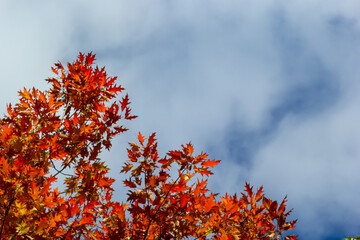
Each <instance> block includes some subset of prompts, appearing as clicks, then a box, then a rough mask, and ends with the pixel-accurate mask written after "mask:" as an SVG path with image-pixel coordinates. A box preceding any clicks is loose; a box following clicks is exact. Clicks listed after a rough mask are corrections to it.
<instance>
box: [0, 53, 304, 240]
mask: <svg viewBox="0 0 360 240" xmlns="http://www.w3.org/2000/svg"><path fill="white" fill-rule="evenodd" d="M94 60H95V55H94V54H92V53H89V54H87V55H83V54H81V53H80V55H79V56H78V58H77V59H76V61H74V62H73V63H68V64H67V66H66V67H64V66H63V65H62V64H61V63H57V64H55V66H54V67H53V68H52V71H53V72H54V73H55V75H56V77H52V78H48V79H46V81H47V82H48V83H49V85H50V88H49V90H47V91H39V90H37V89H35V88H33V89H25V88H24V89H23V90H22V91H19V97H20V99H19V102H18V103H17V104H16V105H14V106H12V105H9V106H8V107H7V115H6V116H4V117H3V118H2V119H0V238H1V239H135V240H136V239H149V240H150V239H186V238H189V239H249V240H250V239H280V237H283V238H284V239H297V238H296V237H295V236H293V235H291V236H286V235H285V232H286V231H287V230H291V229H293V228H294V226H295V222H296V221H288V220H287V219H286V218H287V217H288V216H289V214H290V211H286V209H285V203H286V200H285V199H284V200H283V201H282V202H281V203H278V202H277V201H272V200H270V199H268V198H266V197H265V196H264V194H263V189H262V187H261V188H260V189H258V190H257V191H254V190H253V188H252V187H251V186H250V185H249V184H247V183H246V184H245V190H244V192H243V193H241V195H239V196H237V195H233V196H229V195H227V194H226V195H225V196H222V197H221V196H219V195H218V194H215V193H212V192H211V191H209V190H208V188H207V177H208V176H209V175H211V174H212V172H211V168H213V167H214V166H215V165H217V164H218V163H219V162H220V161H216V160H211V159H209V158H208V155H207V154H205V153H201V154H199V155H196V154H194V148H193V146H192V145H191V144H186V145H183V146H182V147H181V148H180V150H175V151H169V152H168V153H167V154H166V156H165V157H160V156H158V151H157V141H156V139H155V134H152V135H151V136H149V137H148V138H145V137H144V136H143V135H141V134H140V133H139V134H138V136H137V139H138V140H137V142H136V143H129V148H128V160H127V161H126V162H125V163H124V165H123V168H122V170H121V174H125V176H126V177H127V178H126V179H125V180H124V185H125V187H126V188H128V193H127V202H126V203H120V202H118V201H116V199H114V198H113V191H114V189H113V188H112V184H113V182H114V181H115V180H114V179H112V178H110V177H109V176H108V171H109V168H108V166H107V165H106V164H105V162H104V161H102V160H101V159H100V158H99V154H100V153H101V152H102V151H103V150H104V149H110V148H111V141H112V139H113V137H114V136H116V135H118V134H120V133H123V132H124V131H126V130H127V129H126V128H125V127H124V126H123V125H122V124H123V121H124V120H131V119H134V118H135V116H134V115H132V114H131V110H130V107H129V104H130V102H129V98H128V95H124V94H123V96H122V97H121V100H120V101H116V99H115V98H116V97H117V95H118V94H122V92H123V90H124V89H123V88H122V87H121V86H118V85H116V77H108V76H107V74H106V71H105V69H104V68H101V69H100V68H98V67H97V66H94ZM174 170H177V173H176V171H175V174H174Z"/></svg>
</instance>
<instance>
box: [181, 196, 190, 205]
mask: <svg viewBox="0 0 360 240" xmlns="http://www.w3.org/2000/svg"><path fill="white" fill-rule="evenodd" d="M188 201H189V197H188V195H187V194H183V195H182V196H181V198H180V207H181V208H183V207H185V206H186V205H187V203H188Z"/></svg>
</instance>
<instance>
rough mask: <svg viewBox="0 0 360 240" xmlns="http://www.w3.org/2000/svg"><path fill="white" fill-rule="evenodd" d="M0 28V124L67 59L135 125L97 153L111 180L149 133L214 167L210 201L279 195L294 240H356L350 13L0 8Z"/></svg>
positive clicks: (177, 1) (218, 4) (258, 6)
mask: <svg viewBox="0 0 360 240" xmlns="http://www.w3.org/2000/svg"><path fill="white" fill-rule="evenodd" d="M0 29H1V33H0V71H1V78H0V81H1V87H0V103H1V104H0V112H1V113H4V112H5V109H6V108H5V106H6V104H7V103H10V102H16V99H17V91H18V90H19V89H22V88H23V87H33V86H35V87H37V88H40V89H46V88H47V86H46V82H45V81H43V79H45V78H47V77H48V76H52V73H51V70H50V67H51V66H52V65H53V63H55V62H57V61H58V60H60V61H61V62H63V63H65V62H68V61H73V60H74V59H75V58H76V56H77V55H78V52H79V51H81V52H85V53H86V52H89V51H93V53H95V54H96V55H97V62H96V63H97V64H98V65H100V66H106V69H107V71H108V73H109V74H110V75H111V76H118V77H119V83H120V84H121V85H122V86H123V87H125V88H126V91H127V92H128V93H129V95H130V98H131V100H132V108H133V113H134V114H136V115H138V116H139V118H138V119H136V120H134V121H132V122H129V123H126V126H127V127H129V128H130V129H131V130H130V131H128V132H127V133H126V134H124V135H122V136H119V137H118V138H117V139H116V140H115V142H114V146H113V149H112V150H111V152H109V153H104V157H105V158H106V160H107V161H108V162H109V165H110V167H111V168H112V169H113V170H112V172H111V174H112V176H113V177H115V178H117V179H118V180H119V179H121V176H120V174H119V171H120V169H121V164H122V163H123V162H124V159H125V157H126V155H125V147H126V146H127V145H126V143H127V142H128V141H135V139H136V137H135V135H136V133H137V132H139V131H141V132H142V133H143V134H144V135H149V134H151V133H152V132H154V131H155V132H157V138H158V140H159V150H160V152H161V153H165V152H166V151H168V150H171V149H178V148H179V147H180V145H181V144H184V143H187V142H189V141H191V142H192V143H193V144H194V146H195V150H196V151H197V152H201V151H206V152H207V153H209V155H210V158H215V159H220V160H222V162H221V164H220V165H218V166H217V167H216V168H215V170H214V171H215V174H214V175H213V176H212V177H211V181H210V188H211V190H213V191H215V192H220V193H222V194H224V193H225V192H229V193H232V194H233V193H236V192H237V193H239V192H241V191H242V190H243V186H244V183H245V181H248V182H250V183H251V184H252V185H254V186H255V187H256V188H257V187H259V186H261V185H263V186H264V189H265V193H266V195H267V196H269V197H270V198H272V199H276V200H280V201H281V200H282V198H283V197H284V196H285V195H287V196H288V207H289V208H294V211H293V214H292V215H291V216H292V217H293V218H298V223H297V227H296V231H294V232H295V233H296V234H298V235H299V237H300V239H319V240H330V239H341V238H342V237H346V236H348V235H352V236H356V235H360V204H359V203H360V188H359V183H360V174H359V169H360V148H359V144H360V128H359V123H360V106H359V103H360V94H359V93H360V67H359V66H360V1H357V0H341V1H335V0H326V1H325V0H323V1H318V0H284V1H281V0H279V1H275V0H273V1H272V0H268V1H267V0H266V1H257V0H247V1H245V0H225V1H219V0H218V1H215V0H207V1H201V0H192V1H190V0H173V1H168V0H150V1H119V0H117V1H115V0H114V1H107V0H104V1H89V0H88V1H84V0H83V1H82V0H78V1H67V0H63V1H10V0H1V2H0ZM121 186H122V184H121V181H118V182H117V184H116V194H115V196H116V197H118V198H119V199H120V198H123V197H124V196H125V192H124V190H123V189H121Z"/></svg>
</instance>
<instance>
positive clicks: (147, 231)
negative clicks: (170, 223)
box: [143, 167, 187, 240]
mask: <svg viewBox="0 0 360 240" xmlns="http://www.w3.org/2000/svg"><path fill="white" fill-rule="evenodd" d="M185 170H187V167H185V168H184V169H183V170H182V172H181V173H180V175H179V176H178V177H177V179H176V180H175V181H174V182H173V184H172V185H171V187H170V189H169V191H168V192H167V193H166V195H165V198H164V200H163V201H162V202H161V203H160V206H159V207H158V209H157V210H156V212H155V214H154V215H153V216H152V217H151V218H150V221H149V224H148V227H147V229H146V232H145V235H144V238H143V240H145V239H146V237H147V235H148V233H149V229H150V226H151V222H152V221H153V220H154V218H155V216H156V215H157V214H158V212H159V211H160V208H161V207H162V205H163V204H164V203H165V199H167V197H168V195H169V193H170V191H171V189H172V188H173V187H174V186H175V184H176V183H177V181H179V179H180V177H181V176H182V175H183V174H184V171H185ZM160 237H161V235H160Z"/></svg>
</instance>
